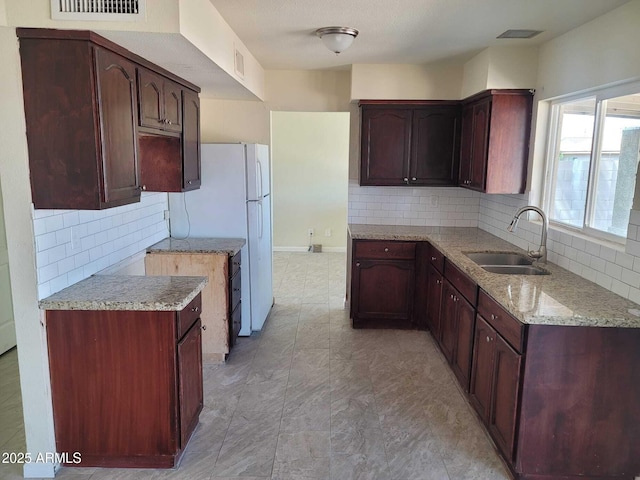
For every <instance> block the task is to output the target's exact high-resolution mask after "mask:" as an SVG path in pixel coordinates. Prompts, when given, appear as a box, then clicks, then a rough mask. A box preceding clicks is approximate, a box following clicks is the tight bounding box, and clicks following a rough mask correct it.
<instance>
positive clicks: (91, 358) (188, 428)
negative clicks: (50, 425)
mask: <svg viewBox="0 0 640 480" xmlns="http://www.w3.org/2000/svg"><path fill="white" fill-rule="evenodd" d="M180 313H181V314H183V317H187V316H188V315H187V314H186V312H180ZM46 318H47V342H48V351H49V367H50V374H51V392H52V399H53V411H54V424H55V431H56V448H57V449H58V451H61V452H80V453H81V454H82V466H101V467H141V468H142V467H145V468H171V467H174V466H175V465H176V464H177V461H178V459H179V458H180V455H181V453H182V450H183V449H184V447H185V446H186V444H187V441H188V439H189V436H190V435H191V433H192V432H193V429H194V428H195V425H196V424H197V422H198V415H199V413H200V409H201V408H202V401H203V397H202V356H201V354H202V351H201V346H200V345H201V343H200V322H199V321H197V320H194V322H195V323H194V324H193V325H192V326H191V329H190V330H189V333H187V334H186V335H185V337H184V338H183V340H182V341H181V342H180V343H178V341H179V339H178V338H176V330H177V327H176V325H177V324H179V323H180V322H179V321H178V320H177V318H178V313H177V312H171V311H160V312H154V311H113V310H98V311H64V310H54V311H47V313H46Z"/></svg>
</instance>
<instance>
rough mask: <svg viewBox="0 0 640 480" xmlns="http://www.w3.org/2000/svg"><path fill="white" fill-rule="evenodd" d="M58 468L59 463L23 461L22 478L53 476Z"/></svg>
mask: <svg viewBox="0 0 640 480" xmlns="http://www.w3.org/2000/svg"><path fill="white" fill-rule="evenodd" d="M59 468H60V464H59V463H48V462H47V463H45V462H43V463H35V459H34V463H25V464H24V467H23V469H22V474H23V476H24V478H54V477H55V476H56V471H57V470H58V469H59Z"/></svg>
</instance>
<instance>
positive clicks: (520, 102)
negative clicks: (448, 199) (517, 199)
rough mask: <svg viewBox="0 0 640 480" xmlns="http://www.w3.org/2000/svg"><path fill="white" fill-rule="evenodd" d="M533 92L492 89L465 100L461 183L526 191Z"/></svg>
mask: <svg viewBox="0 0 640 480" xmlns="http://www.w3.org/2000/svg"><path fill="white" fill-rule="evenodd" d="M532 105H533V93H532V92H531V91H530V90H488V91H486V92H481V93H479V94H477V95H474V96H473V97H470V98H468V99H466V100H464V101H463V111H462V139H461V148H460V176H459V178H460V186H462V187H466V188H470V189H473V190H478V191H481V192H485V193H503V194H511V193H524V190H525V186H526V180H527V179H526V177H527V165H528V158H529V136H530V133H531V111H532Z"/></svg>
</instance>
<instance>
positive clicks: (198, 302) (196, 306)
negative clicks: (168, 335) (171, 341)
mask: <svg viewBox="0 0 640 480" xmlns="http://www.w3.org/2000/svg"><path fill="white" fill-rule="evenodd" d="M201 313H202V295H201V294H200V293H199V294H198V295H197V296H196V298H194V299H193V300H191V302H189V305H187V306H186V307H184V308H183V309H182V310H181V311H179V312H178V314H177V334H178V340H179V339H181V338H182V336H183V335H184V334H185V333H187V331H188V330H189V328H190V327H191V325H193V324H194V322H195V321H196V320H197V319H198V318H200V314H201Z"/></svg>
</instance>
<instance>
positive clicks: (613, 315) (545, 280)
mask: <svg viewBox="0 0 640 480" xmlns="http://www.w3.org/2000/svg"><path fill="white" fill-rule="evenodd" d="M349 231H350V234H351V238H353V239H370V240H413V241H428V242H430V243H431V244H432V245H433V246H434V247H436V248H437V249H438V250H440V251H441V252H442V253H443V254H444V255H445V256H446V257H447V258H448V259H449V260H450V261H451V262H453V263H454V264H455V265H456V266H458V267H459V268H460V269H461V270H463V271H464V272H466V273H467V274H468V275H469V277H471V278H472V279H473V280H474V281H475V282H476V283H477V284H478V285H479V286H480V288H482V289H483V290H484V291H486V292H487V293H488V294H489V295H490V296H491V297H493V298H494V299H495V300H497V301H498V302H499V303H500V304H501V305H502V306H503V307H504V308H506V309H507V310H508V311H509V312H510V313H511V314H512V315H513V316H515V317H516V318H517V319H519V320H520V321H521V322H523V323H528V324H540V325H542V324H544V325H560V326H562V325H565V326H593V327H623V328H640V305H638V304H636V303H633V302H631V301H629V300H627V299H624V298H622V297H620V296H618V295H616V294H615V293H613V292H611V291H609V290H606V289H604V288H602V287H600V286H598V285H596V284H595V283H592V282H590V281H588V280H586V279H584V278H582V277H580V276H578V275H575V274H573V273H571V272H569V271H568V270H565V269H563V268H561V267H559V266H558V265H555V264H553V263H547V264H546V265H542V266H543V267H544V268H545V269H547V270H548V271H549V272H550V275H501V274H496V273H490V272H487V271H486V270H484V269H482V267H480V266H479V265H477V264H476V263H475V262H473V261H472V260H470V259H469V258H468V257H467V256H466V255H465V253H469V252H496V251H499V252H517V253H526V252H524V251H523V250H522V249H520V248H518V247H516V246H515V245H513V244H511V243H508V242H506V241H504V240H502V239H500V238H498V237H495V236H494V235H491V234H489V233H487V232H485V231H484V230H480V229H478V228H455V227H409V226H387V225H356V224H352V225H349Z"/></svg>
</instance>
